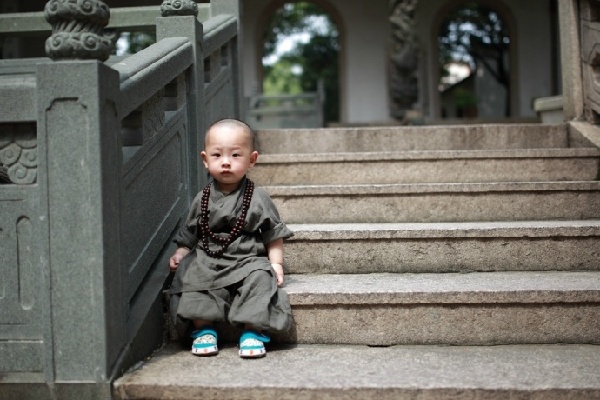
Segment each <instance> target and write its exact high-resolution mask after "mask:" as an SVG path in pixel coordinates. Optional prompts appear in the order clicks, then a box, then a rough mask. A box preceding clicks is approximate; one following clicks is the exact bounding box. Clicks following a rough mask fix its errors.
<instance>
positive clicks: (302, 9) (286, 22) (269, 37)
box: [263, 2, 327, 57]
mask: <svg viewBox="0 0 600 400" xmlns="http://www.w3.org/2000/svg"><path fill="white" fill-rule="evenodd" d="M310 16H325V17H327V13H325V12H324V11H323V10H322V9H321V8H319V7H318V6H317V5H316V4H314V3H309V2H299V3H285V4H284V5H283V6H282V7H281V8H279V9H278V10H276V11H275V13H273V16H272V17H271V19H270V21H269V23H268V24H267V25H266V26H265V29H264V30H263V43H264V54H263V57H268V56H270V55H272V54H274V52H275V50H276V48H277V43H278V42H279V41H281V39H283V38H284V37H287V36H291V35H293V34H295V33H301V32H308V33H311V31H312V30H313V26H312V25H311V23H310V22H311V21H310V19H309V18H308V17H310Z"/></svg>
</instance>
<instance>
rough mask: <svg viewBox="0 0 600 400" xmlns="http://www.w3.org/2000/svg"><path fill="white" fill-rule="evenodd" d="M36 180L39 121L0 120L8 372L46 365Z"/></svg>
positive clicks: (2, 353)
mask: <svg viewBox="0 0 600 400" xmlns="http://www.w3.org/2000/svg"><path fill="white" fill-rule="evenodd" d="M37 179H38V143H37V137H36V131H35V124H33V123H30V124H0V341H1V340H9V342H7V343H9V344H10V345H8V344H7V345H6V346H2V347H1V348H0V359H2V360H3V361H2V364H4V365H3V367H4V368H6V370H7V371H8V370H14V371H35V370H39V369H40V368H41V367H42V364H41V359H40V358H39V357H38V356H39V355H40V354H41V346H42V341H41V340H42V333H41V331H40V329H39V326H38V323H37V322H38V320H39V318H40V312H39V311H40V308H39V304H40V298H39V296H40V293H41V292H42V291H41V289H42V285H43V282H45V280H46V279H45V277H44V276H43V271H42V269H43V268H42V266H41V264H42V263H43V262H44V260H43V257H41V254H42V253H41V251H40V248H41V247H43V243H41V236H40V235H39V232H40V231H41V230H42V224H43V217H42V216H41V214H43V212H41V211H40V200H39V186H38V185H37ZM7 352H8V353H7ZM9 355H10V357H9Z"/></svg>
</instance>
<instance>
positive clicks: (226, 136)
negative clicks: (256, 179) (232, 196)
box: [201, 125, 258, 192]
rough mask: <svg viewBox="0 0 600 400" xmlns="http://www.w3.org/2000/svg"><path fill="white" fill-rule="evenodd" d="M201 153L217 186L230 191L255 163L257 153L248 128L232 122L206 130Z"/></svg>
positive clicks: (235, 187)
mask: <svg viewBox="0 0 600 400" xmlns="http://www.w3.org/2000/svg"><path fill="white" fill-rule="evenodd" d="M201 156H202V161H203V162H204V166H205V167H206V168H207V169H208V172H209V173H210V175H211V176H212V177H213V178H214V179H215V181H216V182H217V185H218V187H219V189H221V190H222V191H224V192H231V191H233V190H235V189H237V187H238V185H239V183H240V181H241V180H242V178H243V177H244V175H246V173H247V172H248V170H249V169H250V168H252V167H253V166H254V164H256V160H257V158H258V153H257V152H256V151H253V150H252V143H251V137H250V134H249V133H248V132H246V131H244V130H243V129H242V128H240V127H237V126H235V125H221V126H214V127H213V128H212V129H211V130H210V131H208V132H207V137H206V143H205V148H204V151H203V152H202V153H201Z"/></svg>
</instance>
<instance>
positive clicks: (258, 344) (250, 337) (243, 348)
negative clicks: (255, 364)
mask: <svg viewBox="0 0 600 400" xmlns="http://www.w3.org/2000/svg"><path fill="white" fill-rule="evenodd" d="M270 341H271V339H270V338H269V337H268V336H265V335H263V334H261V333H258V332H255V331H250V330H248V331H244V332H243V333H242V336H241V337H240V351H239V355H240V357H242V358H258V357H264V356H265V355H267V350H266V349H265V345H264V344H265V343H269V342H270Z"/></svg>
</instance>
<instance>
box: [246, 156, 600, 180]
mask: <svg viewBox="0 0 600 400" xmlns="http://www.w3.org/2000/svg"><path fill="white" fill-rule="evenodd" d="M599 155H600V153H599V152H598V150H597V149H596V148H587V149H586V148H576V149H522V150H470V151H468V150H446V151H404V152H370V153H327V154H325V153H319V154H277V155H275V154H273V155H271V154H267V155H261V156H259V158H258V163H257V165H256V166H255V167H254V168H253V169H252V170H251V172H250V177H251V178H252V179H253V180H254V181H255V182H256V183H257V184H259V185H262V186H265V185H299V184H303V183H307V182H310V183H311V184H313V185H323V184H325V185H339V184H346V185H351V184H366V183H369V184H391V183H426V182H446V183H452V182H524V181H527V182H531V181H567V180H572V181H580V180H593V179H596V176H597V171H598V169H599V168H598V164H599V158H598V156H599Z"/></svg>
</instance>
